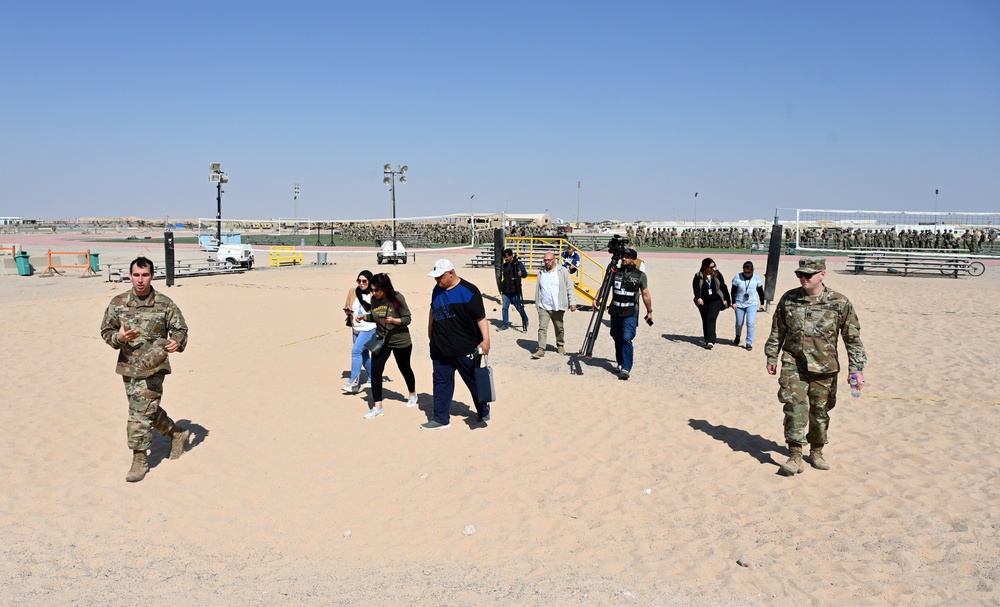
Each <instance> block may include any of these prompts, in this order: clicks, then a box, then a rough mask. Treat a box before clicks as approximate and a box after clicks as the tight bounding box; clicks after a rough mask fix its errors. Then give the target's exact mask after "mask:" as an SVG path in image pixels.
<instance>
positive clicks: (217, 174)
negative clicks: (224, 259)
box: [208, 162, 229, 245]
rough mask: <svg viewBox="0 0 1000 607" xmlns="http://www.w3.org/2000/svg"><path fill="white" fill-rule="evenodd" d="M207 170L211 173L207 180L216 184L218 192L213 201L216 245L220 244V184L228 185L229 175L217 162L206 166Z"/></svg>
mask: <svg viewBox="0 0 1000 607" xmlns="http://www.w3.org/2000/svg"><path fill="white" fill-rule="evenodd" d="M208 170H209V171H211V172H210V173H209V174H208V180H209V181H210V182H212V183H214V184H216V190H217V191H218V192H217V194H216V197H215V201H216V203H217V204H218V208H217V210H216V212H215V242H216V244H218V245H221V244H222V184H224V183H229V175H226V174H225V173H224V172H223V171H222V164H221V163H219V162H212V163H209V165H208Z"/></svg>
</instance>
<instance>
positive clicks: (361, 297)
mask: <svg viewBox="0 0 1000 607" xmlns="http://www.w3.org/2000/svg"><path fill="white" fill-rule="evenodd" d="M371 279H372V273H371V272H369V271H368V270H361V272H360V273H359V274H358V280H357V283H358V286H356V287H354V288H353V289H351V290H350V291H348V292H347V303H345V304H344V313H345V314H347V323H348V326H350V327H351V332H352V334H353V336H354V345H353V346H351V378H350V379H349V380H348V382H347V384H346V385H344V387H343V388H341V389H340V391H341V392H343V393H344V394H357V393H358V390H359V389H360V388H361V367H364V368H365V372H366V373H367V375H368V382H369V383H371V381H372V379H371V378H372V362H371V356H370V355H369V354H368V350H366V349H365V344H366V343H368V340H369V339H371V337H372V335H375V323H373V322H368V321H366V320H360V321H359V320H357V318H358V317H359V316H361V315H364V314H367V313H368V312H370V311H371V309H372V303H371V302H372V290H371Z"/></svg>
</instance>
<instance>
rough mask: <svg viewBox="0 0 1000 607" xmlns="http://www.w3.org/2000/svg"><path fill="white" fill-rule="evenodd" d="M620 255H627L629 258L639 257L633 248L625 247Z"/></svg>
mask: <svg viewBox="0 0 1000 607" xmlns="http://www.w3.org/2000/svg"><path fill="white" fill-rule="evenodd" d="M622 257H628V258H629V259H639V254H638V253H636V252H635V249H625V250H624V251H622Z"/></svg>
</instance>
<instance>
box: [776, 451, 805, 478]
mask: <svg viewBox="0 0 1000 607" xmlns="http://www.w3.org/2000/svg"><path fill="white" fill-rule="evenodd" d="M803 470H805V468H804V467H803V466H802V445H796V444H794V443H788V461H787V462H785V463H783V464H781V471H782V472H784V473H785V475H786V476H795V475H796V474H798V473H800V472H802V471H803Z"/></svg>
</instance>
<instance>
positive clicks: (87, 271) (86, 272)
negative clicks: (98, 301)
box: [39, 249, 97, 278]
mask: <svg viewBox="0 0 1000 607" xmlns="http://www.w3.org/2000/svg"><path fill="white" fill-rule="evenodd" d="M52 255H83V256H84V262H85V263H84V264H82V265H81V264H73V265H66V264H63V263H60V264H58V265H55V264H53V263H52ZM61 261H62V260H61V259H60V262H61ZM56 268H64V269H66V268H74V269H80V268H83V273H82V274H80V278H83V277H84V276H97V272H95V271H94V269H93V268H92V267H90V249H87V250H86V251H53V250H52V249H49V257H48V265H47V266H46V267H45V271H44V272H42V273H41V274H39V276H40V277H41V276H53V275H55V274H59V275H60V276H61V275H62V274H63V272H60V271H59V270H57V269H56Z"/></svg>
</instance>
